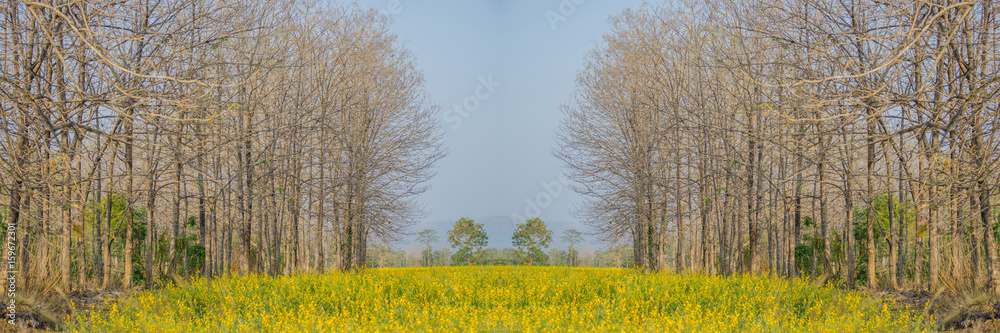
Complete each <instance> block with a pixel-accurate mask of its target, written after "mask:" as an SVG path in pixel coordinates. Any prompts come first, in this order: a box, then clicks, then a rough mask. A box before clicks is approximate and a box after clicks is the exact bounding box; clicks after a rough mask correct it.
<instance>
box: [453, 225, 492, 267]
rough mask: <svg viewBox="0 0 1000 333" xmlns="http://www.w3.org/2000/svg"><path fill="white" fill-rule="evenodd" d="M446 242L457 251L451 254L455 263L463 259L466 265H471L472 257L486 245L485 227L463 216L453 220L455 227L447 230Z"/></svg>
mask: <svg viewBox="0 0 1000 333" xmlns="http://www.w3.org/2000/svg"><path fill="white" fill-rule="evenodd" d="M448 242H449V243H451V247H457V248H458V252H455V254H454V255H452V260H453V261H454V262H455V263H459V262H461V261H463V259H464V261H465V263H466V264H467V265H470V266H471V265H472V257H473V256H474V255H476V254H477V253H479V252H480V251H482V249H483V248H484V247H486V242H487V237H486V229H485V228H484V227H483V224H482V223H476V222H475V221H473V220H472V219H470V218H467V217H463V218H460V219H458V221H456V222H455V227H454V228H453V229H452V230H448Z"/></svg>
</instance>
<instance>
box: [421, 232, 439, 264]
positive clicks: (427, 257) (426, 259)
mask: <svg viewBox="0 0 1000 333" xmlns="http://www.w3.org/2000/svg"><path fill="white" fill-rule="evenodd" d="M437 241H438V236H437V231H434V230H431V229H424V230H423V231H421V232H420V233H418V234H417V243H420V244H424V245H426V246H427V248H426V249H424V251H423V252H422V253H421V255H420V257H421V259H422V260H421V261H420V262H421V263H423V264H424V266H432V265H433V262H432V257H433V252H432V249H431V244H434V243H436V242H437Z"/></svg>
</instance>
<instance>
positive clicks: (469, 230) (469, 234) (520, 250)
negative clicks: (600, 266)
mask: <svg viewBox="0 0 1000 333" xmlns="http://www.w3.org/2000/svg"><path fill="white" fill-rule="evenodd" d="M488 240H489V237H488V235H487V234H486V229H485V227H484V225H483V224H481V223H476V222H475V221H474V220H472V219H470V218H466V217H463V218H460V219H459V220H458V221H456V222H455V225H454V227H452V229H451V230H449V231H448V243H449V244H451V246H452V247H453V248H457V249H456V250H457V252H455V254H453V255H452V257H451V259H452V260H451V262H452V264H455V265H463V264H464V265H473V264H479V265H483V264H501V265H529V266H530V265H544V264H547V263H549V255H548V254H546V253H545V249H546V248H548V247H549V244H550V243H551V242H552V231H551V230H549V229H548V228H547V227H546V226H545V222H543V221H542V220H541V219H540V218H537V217H535V218H531V219H528V220H525V221H524V223H520V224H517V225H516V229H515V231H514V235H513V237H512V238H511V240H512V243H513V245H514V248H510V249H506V248H505V249H494V248H486V245H487V243H488ZM437 241H438V236H437V231H434V230H431V229H424V230H423V231H421V232H419V233H418V234H417V243H419V244H422V245H424V249H423V251H422V252H421V256H420V258H421V259H420V265H421V266H438V265H441V264H443V263H444V264H446V263H445V262H444V261H443V260H441V258H439V257H438V255H439V254H440V253H442V252H441V250H438V251H434V249H433V247H432V245H433V244H434V243H437ZM562 241H563V242H564V243H566V244H568V248H567V250H565V251H563V250H558V249H553V250H552V251H553V252H551V253H553V254H555V255H558V260H556V261H555V264H557V265H563V266H577V265H579V252H578V251H577V250H576V249H575V248H574V246H575V245H576V244H580V243H582V242H583V234H582V233H581V232H579V231H577V230H575V229H568V230H565V231H563V235H562Z"/></svg>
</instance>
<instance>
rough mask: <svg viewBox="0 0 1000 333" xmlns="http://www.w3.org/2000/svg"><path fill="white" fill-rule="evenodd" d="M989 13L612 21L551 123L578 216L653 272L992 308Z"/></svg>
mask: <svg viewBox="0 0 1000 333" xmlns="http://www.w3.org/2000/svg"><path fill="white" fill-rule="evenodd" d="M998 10H1000V4H998V3H996V2H994V1H969V2H960V1H923V0H914V1H889V2H872V1H862V0H847V1H841V0H838V1H827V0H779V1H735V2H734V1H697V2H690V3H687V4H680V5H677V6H674V5H670V4H663V5H659V6H656V5H648V6H644V7H643V8H641V9H639V10H627V11H625V12H624V13H622V14H620V15H617V16H614V17H612V18H611V21H610V22H611V25H612V32H611V33H609V34H607V35H605V36H604V39H603V42H601V43H600V44H599V45H598V46H597V47H596V48H595V49H594V50H593V51H592V53H591V54H590V55H589V57H588V58H587V60H586V63H585V67H584V69H583V70H582V71H581V72H580V74H579V75H578V83H577V85H578V90H577V92H576V94H575V95H574V96H573V98H572V100H571V101H570V102H568V103H567V104H565V105H564V106H563V108H562V109H563V112H564V115H565V120H564V122H563V124H562V126H561V129H560V131H559V133H558V138H559V141H560V146H559V148H558V149H557V151H556V155H557V157H559V158H561V159H562V160H563V161H564V163H565V164H566V165H567V167H568V168H569V169H570V170H571V178H572V179H573V180H574V181H575V185H574V190H575V191H577V192H579V193H581V194H582V195H584V196H586V197H587V198H588V202H587V204H586V205H585V206H583V207H582V209H580V210H579V211H578V214H579V215H580V216H581V218H582V219H584V220H585V221H586V222H587V223H589V224H590V225H591V226H593V227H594V228H595V230H596V231H597V232H598V233H599V234H600V235H602V236H603V237H604V238H605V239H606V240H611V241H616V240H628V241H631V243H632V244H634V246H633V255H632V257H633V259H634V261H635V263H636V264H637V265H640V266H643V267H646V268H649V269H654V270H659V269H670V268H672V269H674V270H676V271H686V270H695V271H701V272H706V273H715V274H732V273H737V272H753V273H771V274H781V275H788V276H791V275H797V274H802V273H807V274H813V275H815V276H821V277H825V278H830V279H837V280H839V281H841V282H842V283H843V284H844V285H845V286H847V287H853V286H854V285H855V283H856V282H860V283H862V284H864V285H866V286H868V287H870V288H883V287H891V288H899V287H905V286H908V287H913V288H927V289H931V290H939V289H941V288H945V287H965V286H988V287H990V288H992V289H993V290H994V291H1000V267H998V264H1000V262H998V258H997V244H996V237H997V226H998V223H1000V222H998V219H1000V217H998V210H997V209H996V202H997V194H998V182H1000V177H998V176H1000V175H998V174H997V173H995V172H993V170H996V169H998V168H997V162H998V161H1000V153H998V152H1000V151H998V148H1000V141H998V139H1000V132H998V131H997V125H998V121H1000V114H998V102H1000V96H998V95H997V93H998V90H1000V79H998V76H997V73H998V72H1000V57H998V53H997V50H998V49H1000V24H998V22H997V21H996V19H997V14H998Z"/></svg>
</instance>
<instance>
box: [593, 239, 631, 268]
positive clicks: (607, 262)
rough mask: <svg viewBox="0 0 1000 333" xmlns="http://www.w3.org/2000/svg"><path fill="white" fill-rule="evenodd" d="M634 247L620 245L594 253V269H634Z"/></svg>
mask: <svg viewBox="0 0 1000 333" xmlns="http://www.w3.org/2000/svg"><path fill="white" fill-rule="evenodd" d="M634 259H635V258H633V257H632V245H631V244H620V245H615V246H612V247H609V248H607V249H605V250H597V251H595V252H594V265H593V266H594V267H632V266H633V265H635V260H634Z"/></svg>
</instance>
